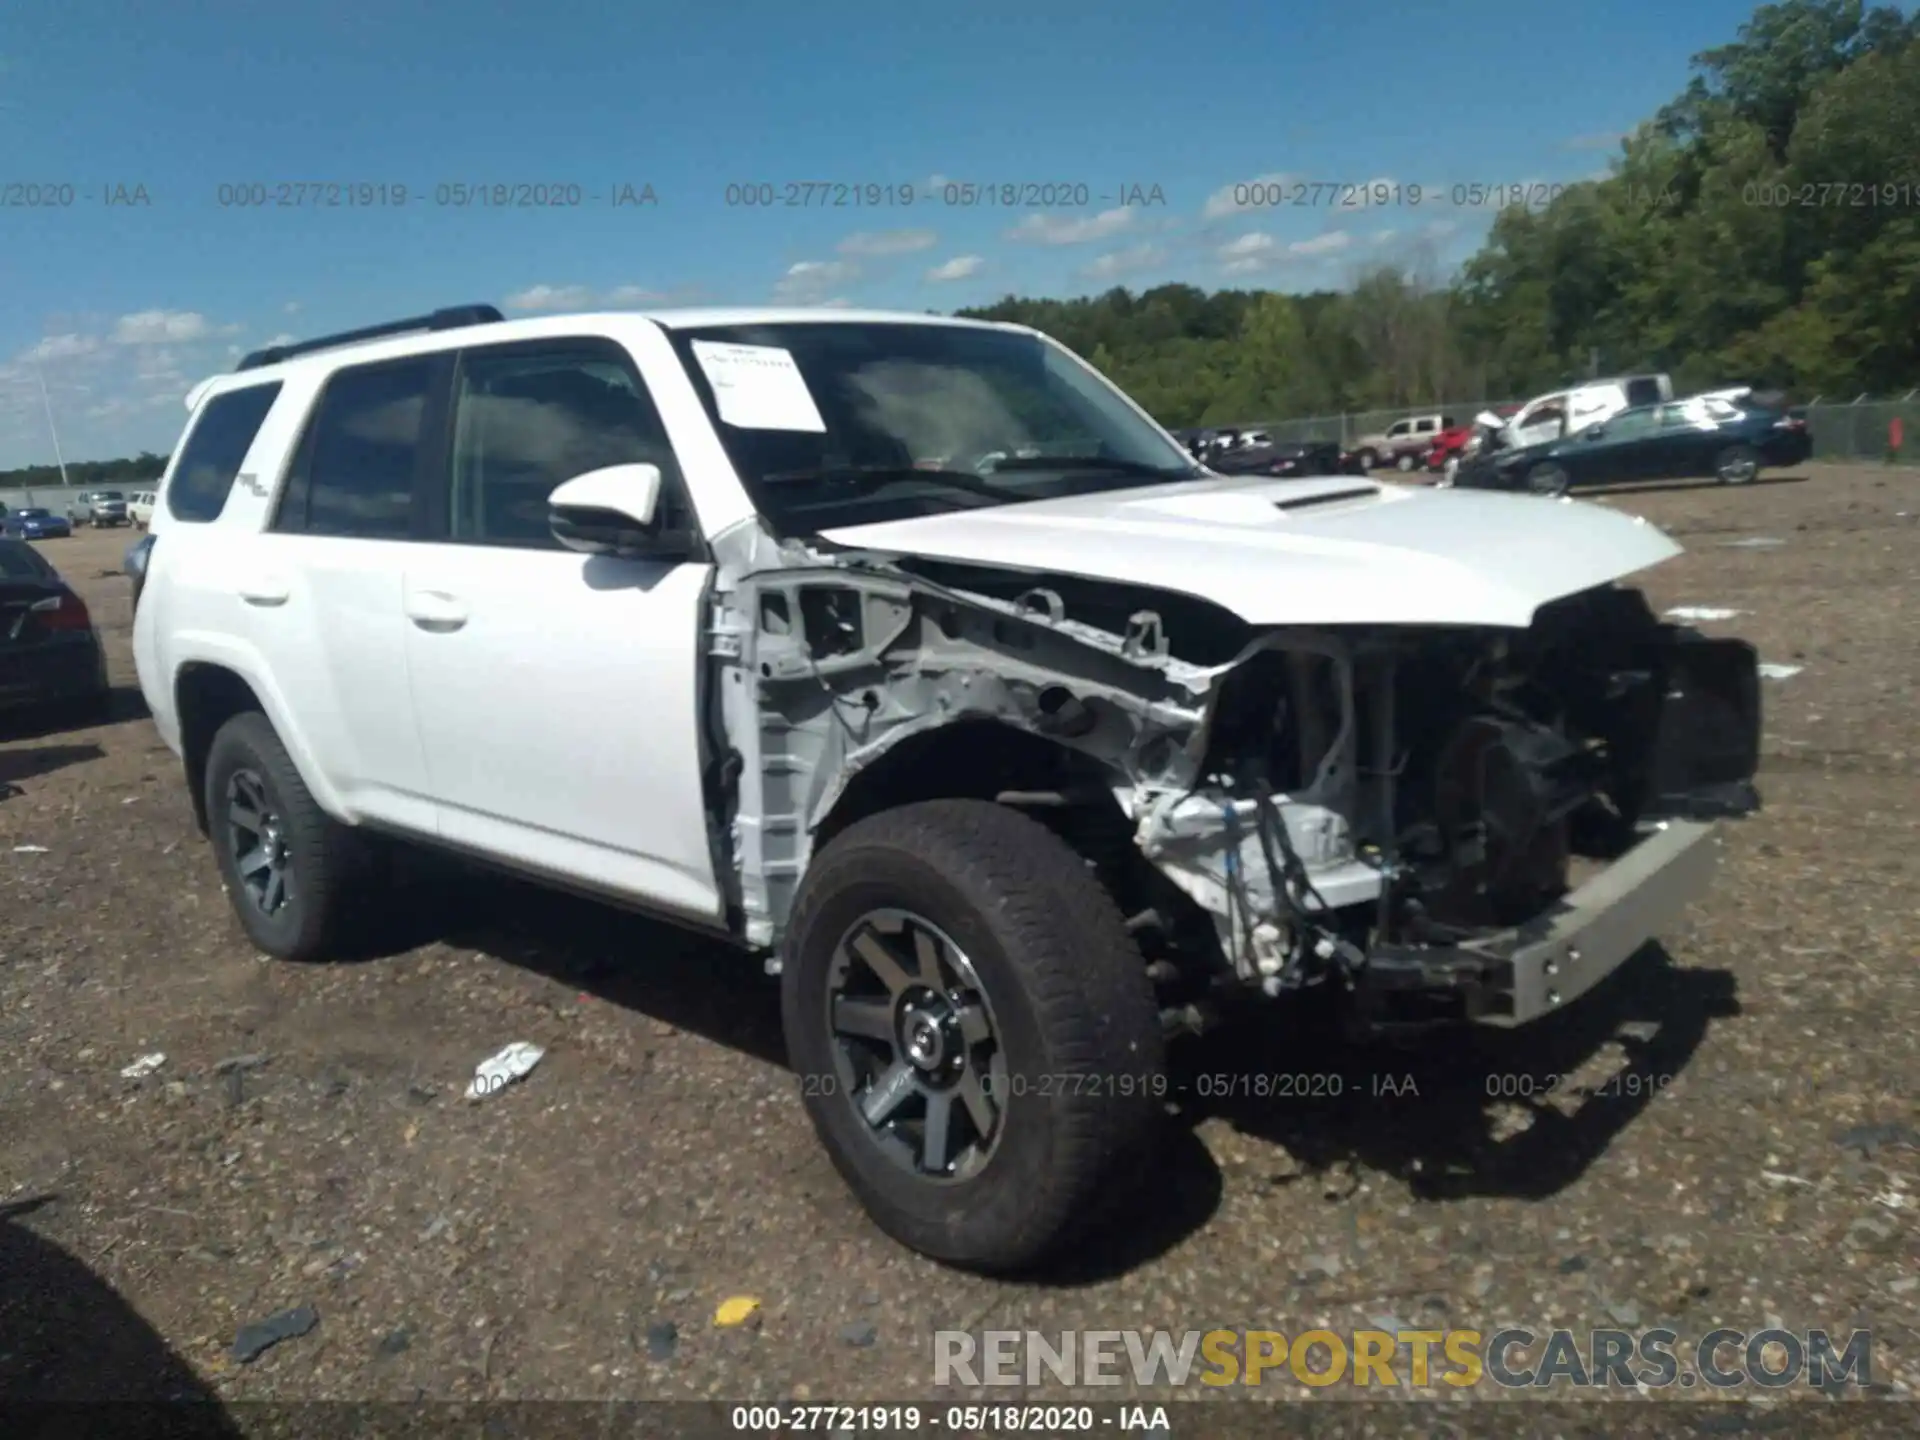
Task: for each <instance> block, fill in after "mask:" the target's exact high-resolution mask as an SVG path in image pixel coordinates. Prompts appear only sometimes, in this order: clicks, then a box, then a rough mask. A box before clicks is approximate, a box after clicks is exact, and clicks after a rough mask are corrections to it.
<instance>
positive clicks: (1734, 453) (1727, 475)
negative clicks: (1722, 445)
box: [1713, 445, 1760, 485]
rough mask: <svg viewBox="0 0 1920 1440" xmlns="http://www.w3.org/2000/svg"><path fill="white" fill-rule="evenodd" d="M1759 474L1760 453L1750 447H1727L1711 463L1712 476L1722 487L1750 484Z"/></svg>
mask: <svg viewBox="0 0 1920 1440" xmlns="http://www.w3.org/2000/svg"><path fill="white" fill-rule="evenodd" d="M1759 473H1760V452H1759V451H1758V450H1755V449H1754V448H1753V447H1752V446H1751V445H1729V446H1728V447H1727V448H1726V449H1724V450H1722V451H1721V452H1720V453H1719V454H1718V455H1717V456H1715V457H1714V461H1713V476H1714V479H1716V480H1718V481H1719V482H1720V483H1721V484H1722V485H1747V484H1751V483H1752V481H1753V478H1754V476H1756V475H1758V474H1759Z"/></svg>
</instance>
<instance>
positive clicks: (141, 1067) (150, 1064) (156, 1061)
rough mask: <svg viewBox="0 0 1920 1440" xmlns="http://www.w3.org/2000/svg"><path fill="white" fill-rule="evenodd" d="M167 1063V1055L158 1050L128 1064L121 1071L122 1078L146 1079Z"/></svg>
mask: <svg viewBox="0 0 1920 1440" xmlns="http://www.w3.org/2000/svg"><path fill="white" fill-rule="evenodd" d="M166 1063H167V1057H166V1056H165V1055H164V1054H162V1053H161V1052H160V1051H158V1050H156V1051H154V1052H153V1053H152V1054H151V1055H142V1056H141V1057H140V1058H139V1059H138V1060H136V1061H134V1062H133V1063H132V1064H131V1065H129V1066H127V1068H126V1069H124V1070H122V1071H121V1072H120V1078H121V1079H122V1080H144V1079H146V1078H147V1076H149V1075H151V1074H153V1072H154V1071H156V1070H158V1069H159V1068H160V1067H161V1066H162V1065H164V1064H166Z"/></svg>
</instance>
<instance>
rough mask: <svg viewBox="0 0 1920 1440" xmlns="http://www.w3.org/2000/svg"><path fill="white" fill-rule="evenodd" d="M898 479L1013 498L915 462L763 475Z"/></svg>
mask: <svg viewBox="0 0 1920 1440" xmlns="http://www.w3.org/2000/svg"><path fill="white" fill-rule="evenodd" d="M895 480H926V481H929V482H931V483H932V484H934V485H936V486H941V487H944V488H945V489H948V490H961V491H964V492H966V493H967V494H969V495H980V496H984V497H985V498H987V499H989V500H1003V501H1004V500H1012V499H1016V498H1018V497H1016V496H1012V495H1009V494H1008V493H1007V492H1006V491H1005V490H1004V489H1002V488H1001V487H1000V486H998V485H995V484H993V483H992V482H991V481H989V480H987V479H986V478H985V477H983V476H980V475H976V474H974V473H973V472H972V471H970V470H922V469H920V468H919V467H918V466H916V465H820V466H816V467H814V468H813V469H810V470H775V471H772V472H771V473H769V474H765V475H762V476H761V477H760V481H761V483H762V484H766V485H779V484H785V483H791V482H795V481H798V482H802V483H804V482H806V481H824V482H826V483H828V484H833V483H834V482H836V481H837V482H840V483H842V484H854V485H886V484H889V483H891V482H893V481H895Z"/></svg>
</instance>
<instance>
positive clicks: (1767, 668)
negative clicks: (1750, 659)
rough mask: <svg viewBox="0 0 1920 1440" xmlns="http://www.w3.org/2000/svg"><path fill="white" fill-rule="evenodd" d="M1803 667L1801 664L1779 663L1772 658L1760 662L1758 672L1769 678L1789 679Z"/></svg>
mask: <svg viewBox="0 0 1920 1440" xmlns="http://www.w3.org/2000/svg"><path fill="white" fill-rule="evenodd" d="M1805 668H1806V667H1805V666H1802V665H1781V664H1778V663H1777V662H1775V661H1772V660H1762V661H1761V662H1760V673H1761V674H1762V675H1763V676H1765V677H1766V678H1767V679H1769V680H1791V679H1792V678H1793V677H1794V676H1796V675H1798V674H1799V673H1800V672H1801V671H1802V670H1803V669H1805Z"/></svg>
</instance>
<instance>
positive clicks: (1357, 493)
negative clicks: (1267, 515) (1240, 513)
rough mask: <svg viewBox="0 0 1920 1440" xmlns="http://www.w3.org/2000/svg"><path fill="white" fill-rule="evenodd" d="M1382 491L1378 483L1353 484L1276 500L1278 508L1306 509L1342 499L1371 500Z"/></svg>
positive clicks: (1330, 503)
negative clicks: (1337, 488)
mask: <svg viewBox="0 0 1920 1440" xmlns="http://www.w3.org/2000/svg"><path fill="white" fill-rule="evenodd" d="M1379 493H1380V487H1379V486H1378V485H1353V486H1349V487H1348V488H1346V489H1344V490H1320V491H1316V492H1315V493H1314V494H1311V495H1298V496H1295V497H1294V498H1293V499H1291V500H1276V501H1274V502H1273V508H1274V509H1276V510H1305V509H1308V508H1309V507H1310V506H1314V505H1335V504H1338V503H1339V502H1340V501H1342V500H1370V499H1372V498H1373V497H1374V496H1376V495H1378V494H1379Z"/></svg>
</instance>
